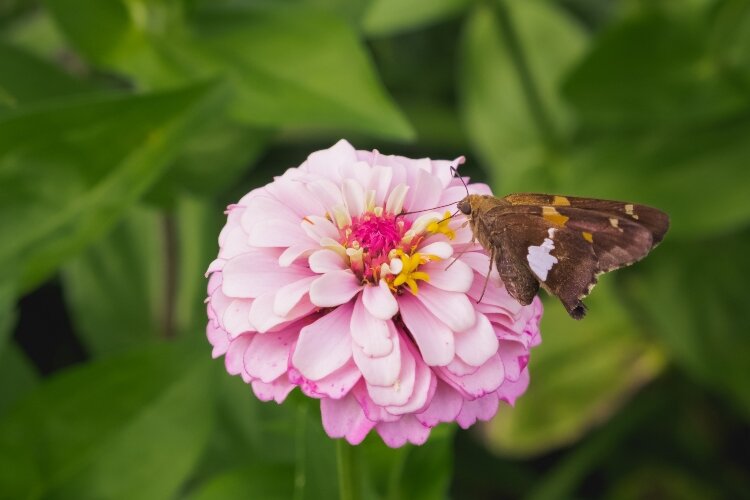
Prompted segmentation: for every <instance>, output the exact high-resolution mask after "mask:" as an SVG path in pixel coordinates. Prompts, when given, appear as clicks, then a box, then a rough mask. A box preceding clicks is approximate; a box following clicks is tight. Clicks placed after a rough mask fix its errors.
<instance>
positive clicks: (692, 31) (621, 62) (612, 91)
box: [564, 9, 750, 128]
mask: <svg viewBox="0 0 750 500" xmlns="http://www.w3.org/2000/svg"><path fill="white" fill-rule="evenodd" d="M638 12H639V15H638V16H635V17H631V18H629V19H626V20H624V21H623V22H621V23H619V24H616V25H614V26H613V27H612V28H611V29H609V30H607V31H606V32H605V33H604V34H602V35H601V36H600V37H599V38H598V39H597V40H596V41H595V43H594V45H593V49H592V50H591V51H590V52H589V53H588V54H587V56H586V57H585V58H584V59H583V60H582V61H581V63H580V65H579V66H578V67H577V68H576V69H575V71H573V72H572V74H571V75H570V78H569V79H568V81H567V82H566V83H565V87H564V89H565V95H566V97H567V98H568V99H569V100H570V102H571V103H572V104H573V105H574V106H575V109H576V111H577V112H578V113H579V115H580V117H581V118H582V119H583V120H585V121H586V122H587V123H588V124H589V125H590V126H591V127H592V128H598V127H602V126H619V127H625V126H630V127H633V126H641V127H644V126H645V127H648V128H657V127H670V126H678V127H679V126H684V124H685V123H686V122H697V121H704V120H711V119H716V118H720V117H726V116H729V115H732V114H733V113H736V112H737V111H738V110H741V109H746V108H747V107H748V105H749V104H750V99H749V98H748V92H747V87H746V86H743V85H738V84H737V83H736V82H735V81H734V78H733V76H732V74H731V73H728V72H726V71H724V69H723V68H722V66H721V62H720V60H719V59H718V58H716V57H714V56H712V54H711V52H710V50H709V46H708V43H707V40H708V39H709V27H710V25H709V23H708V22H706V21H705V18H706V15H705V14H702V15H700V16H699V18H698V19H693V18H692V17H687V16H674V15H672V16H666V15H664V14H662V13H660V12H659V11H657V10H655V9H653V10H649V9H643V10H640V11H638ZM686 103H689V105H686Z"/></svg>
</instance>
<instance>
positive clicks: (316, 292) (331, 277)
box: [310, 270, 362, 307]
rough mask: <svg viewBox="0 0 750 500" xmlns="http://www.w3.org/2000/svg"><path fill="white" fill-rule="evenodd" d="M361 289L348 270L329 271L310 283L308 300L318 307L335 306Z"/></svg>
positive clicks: (357, 280)
mask: <svg viewBox="0 0 750 500" xmlns="http://www.w3.org/2000/svg"><path fill="white" fill-rule="evenodd" d="M361 289H362V284H361V283H360V282H359V279H357V277H356V276H355V275H354V273H353V272H351V271H350V270H341V271H331V272H328V273H326V274H324V275H323V276H321V277H319V278H318V279H317V280H315V281H313V283H312V285H310V301H311V302H312V303H313V304H315V305H316V306H318V307H335V306H338V305H341V304H344V303H346V302H349V301H350V300H351V299H352V297H354V296H355V295H356V294H357V293H358V292H359V291H360V290H361Z"/></svg>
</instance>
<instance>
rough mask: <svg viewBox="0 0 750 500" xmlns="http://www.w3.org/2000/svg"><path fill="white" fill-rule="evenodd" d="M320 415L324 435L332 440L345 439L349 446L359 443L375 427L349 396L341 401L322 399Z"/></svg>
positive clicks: (352, 397)
mask: <svg viewBox="0 0 750 500" xmlns="http://www.w3.org/2000/svg"><path fill="white" fill-rule="evenodd" d="M320 415H321V417H322V420H323V428H324V429H325V431H326V434H328V435H329V436H330V437H332V438H346V440H347V441H348V442H349V443H351V444H359V443H361V442H362V440H363V439H364V438H365V436H367V434H368V433H369V432H370V430H371V429H372V428H373V427H374V426H375V422H372V421H371V420H368V419H367V417H366V416H365V413H364V411H362V408H361V407H360V406H359V403H358V402H357V400H356V399H355V398H354V396H351V395H348V396H346V397H344V398H341V399H330V398H325V399H322V400H321V401H320Z"/></svg>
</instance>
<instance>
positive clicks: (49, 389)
mask: <svg viewBox="0 0 750 500" xmlns="http://www.w3.org/2000/svg"><path fill="white" fill-rule="evenodd" d="M201 352H202V354H201V355H200V356H196V355H195V352H194V350H193V349H192V348H187V347H186V346H183V345H179V344H172V345H163V346H159V347H157V348H153V349H151V350H148V351H143V352H140V353H137V354H131V355H128V356H125V357H121V358H117V359H110V360H108V361H105V362H99V363H93V364H89V365H84V366H80V367H77V368H73V369H71V370H69V371H67V372H65V373H62V374H60V375H58V376H56V377H54V378H53V379H51V380H49V381H47V382H45V383H44V384H42V385H41V386H40V387H39V389H38V390H36V391H35V392H34V393H33V394H31V395H30V396H29V397H28V398H26V399H25V400H24V401H23V402H21V403H20V404H19V405H18V406H16V407H15V408H14V411H12V412H11V413H10V414H8V415H7V416H6V417H5V418H4V419H2V421H0V446H1V447H2V449H3V454H2V455H0V489H1V490H2V491H3V493H4V494H7V495H9V496H10V497H14V498H21V497H24V498H28V497H40V496H43V497H45V498H56V497H57V498H81V499H83V498H168V497H170V496H172V495H174V494H175V493H176V492H177V491H178V489H179V487H180V486H181V484H182V483H183V481H184V480H185V478H186V477H187V475H188V474H189V472H190V470H191V469H192V467H193V465H194V464H195V462H196V460H197V458H198V456H199V454H200V452H201V450H202V449H203V448H204V446H205V444H206V439H207V437H208V432H209V429H210V427H211V420H212V419H211V417H212V409H213V405H212V398H211V396H210V392H209V388H210V380H211V378H210V377H208V376H207V375H208V374H209V371H208V370H207V367H208V366H209V364H208V363H207V360H206V358H205V356H204V354H205V352H203V351H201Z"/></svg>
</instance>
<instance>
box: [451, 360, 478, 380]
mask: <svg viewBox="0 0 750 500" xmlns="http://www.w3.org/2000/svg"><path fill="white" fill-rule="evenodd" d="M445 368H446V369H447V370H448V371H450V372H451V373H452V374H454V375H456V376H459V377H463V376H465V375H471V374H472V373H476V372H477V370H479V367H478V366H474V365H470V364H468V363H465V362H464V361H463V360H462V359H461V358H459V357H458V356H456V357H455V358H453V360H452V361H451V362H450V363H448V364H447V365H446V366H445Z"/></svg>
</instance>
